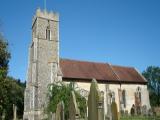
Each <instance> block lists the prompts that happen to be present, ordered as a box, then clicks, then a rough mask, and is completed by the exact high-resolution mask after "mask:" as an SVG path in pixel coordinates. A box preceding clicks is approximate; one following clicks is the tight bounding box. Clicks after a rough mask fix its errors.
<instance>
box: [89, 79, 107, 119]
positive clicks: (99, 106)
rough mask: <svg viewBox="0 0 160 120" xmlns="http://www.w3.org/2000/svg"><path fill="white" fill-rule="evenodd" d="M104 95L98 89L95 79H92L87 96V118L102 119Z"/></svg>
mask: <svg viewBox="0 0 160 120" xmlns="http://www.w3.org/2000/svg"><path fill="white" fill-rule="evenodd" d="M103 101H104V96H103V95H102V94H101V93H100V91H99V89H98V84H97V81H96V80H95V79H93V80H92V83H91V87H90V93H89V96H88V120H104V103H103Z"/></svg>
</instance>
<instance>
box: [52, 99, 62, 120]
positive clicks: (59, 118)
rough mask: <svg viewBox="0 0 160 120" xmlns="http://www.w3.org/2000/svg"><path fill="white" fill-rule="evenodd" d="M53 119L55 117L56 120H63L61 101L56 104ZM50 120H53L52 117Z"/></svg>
mask: <svg viewBox="0 0 160 120" xmlns="http://www.w3.org/2000/svg"><path fill="white" fill-rule="evenodd" d="M55 117H56V120H64V103H63V101H61V102H59V103H58V104H57V109H56V115H55ZM52 119H53V116H52ZM53 120H54V119H53Z"/></svg>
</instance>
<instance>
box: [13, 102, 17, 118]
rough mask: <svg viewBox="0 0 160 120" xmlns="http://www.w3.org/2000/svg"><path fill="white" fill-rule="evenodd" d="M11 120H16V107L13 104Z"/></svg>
mask: <svg viewBox="0 0 160 120" xmlns="http://www.w3.org/2000/svg"><path fill="white" fill-rule="evenodd" d="M13 120H17V106H16V105H14V104H13Z"/></svg>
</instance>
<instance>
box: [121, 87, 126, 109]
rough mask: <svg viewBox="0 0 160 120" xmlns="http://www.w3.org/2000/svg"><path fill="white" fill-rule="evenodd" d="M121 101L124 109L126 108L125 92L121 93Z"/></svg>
mask: <svg viewBox="0 0 160 120" xmlns="http://www.w3.org/2000/svg"><path fill="white" fill-rule="evenodd" d="M122 101H123V105H124V108H126V91H125V90H123V91H122Z"/></svg>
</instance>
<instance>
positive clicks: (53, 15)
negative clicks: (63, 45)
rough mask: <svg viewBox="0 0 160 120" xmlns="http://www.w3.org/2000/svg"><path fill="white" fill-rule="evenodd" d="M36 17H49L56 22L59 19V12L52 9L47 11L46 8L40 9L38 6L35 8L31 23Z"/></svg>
mask: <svg viewBox="0 0 160 120" xmlns="http://www.w3.org/2000/svg"><path fill="white" fill-rule="evenodd" d="M37 17H39V18H44V19H49V20H53V21H57V22H58V21H59V14H58V13H57V12H53V11H49V12H48V11H47V10H41V9H40V8H38V9H37V10H36V13H35V15H34V16H33V19H32V25H33V23H34V21H35V19H36V18H37Z"/></svg>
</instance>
